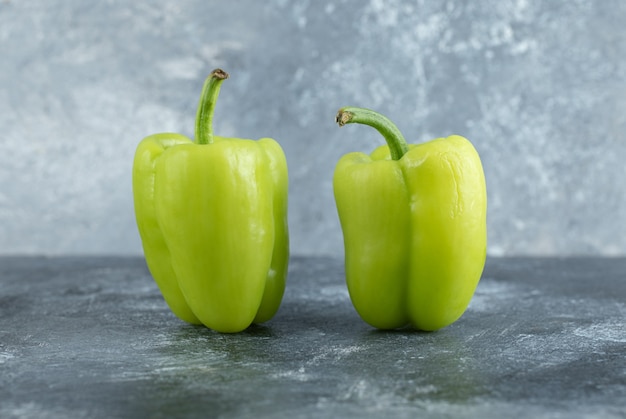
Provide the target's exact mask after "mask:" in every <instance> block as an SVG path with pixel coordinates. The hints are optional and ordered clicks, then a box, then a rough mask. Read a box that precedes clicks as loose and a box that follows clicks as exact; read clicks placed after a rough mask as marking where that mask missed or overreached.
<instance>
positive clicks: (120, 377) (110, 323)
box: [0, 257, 626, 418]
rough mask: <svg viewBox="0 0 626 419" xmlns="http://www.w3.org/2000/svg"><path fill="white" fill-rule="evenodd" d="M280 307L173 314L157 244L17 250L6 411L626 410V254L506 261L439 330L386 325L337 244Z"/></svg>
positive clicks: (2, 304) (0, 356)
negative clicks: (155, 254) (230, 319)
mask: <svg viewBox="0 0 626 419" xmlns="http://www.w3.org/2000/svg"><path fill="white" fill-rule="evenodd" d="M288 281H289V282H288V287H287V291H286V293H285V297H284V299H283V304H282V306H281V309H280V310H279V312H278V314H277V315H276V316H275V317H274V319H272V320H271V321H269V322H267V323H265V324H263V325H257V326H252V327H250V328H249V329H248V330H246V331H245V332H242V333H240V334H233V335H225V334H219V333H216V332H213V331H210V330H208V329H206V328H204V327H198V326H191V325H187V324H185V323H183V322H181V321H180V320H178V319H176V318H175V317H174V315H173V314H171V313H170V312H169V310H168V308H167V306H166V305H165V303H164V301H163V299H162V298H161V296H160V294H159V291H158V290H157V288H156V285H155V284H154V282H153V281H152V279H151V277H150V275H149V272H148V271H147V269H146V267H145V264H144V261H143V259H141V258H122V257H55V258H44V257H2V258H0V417H2V418H30V417H33V418H35V417H37V418H40V417H46V418H56V417H59V418H61V417H63V418H67V417H69V418H104V417H106V418H122V417H153V418H159V417H181V416H182V417H221V418H228V417H237V418H246V417H250V418H252V417H254V418H265V417H275V416H277V415H278V414H282V415H285V417H290V418H307V417H349V418H350V417H359V418H362V417H382V416H388V417H400V418H402V417H411V418H413V417H418V416H419V417H426V418H428V417H433V418H434V417H455V418H457V417H461V418H463V417H481V418H502V417H529V418H531V417H532V418H542V417H543V418H548V417H550V418H555V417H557V418H561V417H563V418H565V417H567V418H576V417H584V418H595V417H598V418H623V417H625V416H626V361H625V357H626V327H625V326H624V321H625V318H626V259H624V258H614V259H606V258H605V259H602V258H564V259H554V258H490V259H488V261H487V266H486V268H485V272H484V274H483V278H482V280H481V282H480V284H479V286H478V289H477V291H476V294H475V296H474V298H473V300H472V303H471V304H470V307H469V309H468V310H467V312H466V313H465V314H464V315H463V317H462V318H461V319H460V320H459V321H457V322H456V323H454V324H453V325H451V326H449V327H447V328H445V329H443V330H440V331H438V332H434V333H423V332H416V331H411V330H401V331H391V332H383V331H377V330H375V329H372V328H371V327H369V326H368V325H367V324H365V323H364V322H363V321H362V320H361V319H360V318H359V317H358V315H357V314H356V312H355V311H354V309H353V308H352V305H351V303H350V300H349V297H348V293H347V290H346V287H345V283H344V278H343V263H342V261H341V260H337V259H332V258H306V257H294V258H292V260H291V264H290V276H289V280H288Z"/></svg>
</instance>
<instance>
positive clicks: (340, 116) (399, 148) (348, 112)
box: [335, 106, 409, 160]
mask: <svg viewBox="0 0 626 419" xmlns="http://www.w3.org/2000/svg"><path fill="white" fill-rule="evenodd" d="M335 122H337V123H338V124H339V126H340V127H343V126H344V125H346V124H353V123H357V124H364V125H369V126H370V127H372V128H375V129H376V130H377V131H378V132H380V134H381V135H382V136H383V137H384V138H385V141H387V145H388V146H389V152H390V153H391V158H392V159H393V160H399V159H400V158H401V157H402V156H404V154H405V153H406V152H407V151H409V146H408V145H407V143H406V140H405V139H404V136H403V135H402V133H401V132H400V130H399V129H398V127H397V126H396V125H395V124H394V123H393V122H391V121H390V120H389V119H388V118H387V117H386V116H384V115H381V114H379V113H378V112H375V111H372V110H370V109H365V108H356V107H352V106H347V107H345V108H341V109H339V112H338V113H337V117H336V118H335Z"/></svg>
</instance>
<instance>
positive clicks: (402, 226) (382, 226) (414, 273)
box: [333, 107, 487, 331]
mask: <svg viewBox="0 0 626 419" xmlns="http://www.w3.org/2000/svg"><path fill="white" fill-rule="evenodd" d="M336 122H337V123H338V124H339V126H344V125H346V124H352V123H358V124H364V125H369V126H371V127H373V128H374V129H376V130H377V131H378V132H379V133H380V134H381V135H382V136H383V138H384V139H385V141H386V143H387V144H386V145H383V146H381V147H378V148H377V149H376V150H374V151H373V152H372V153H371V154H369V155H367V154H364V153H360V152H352V153H349V154H347V155H345V156H343V157H342V158H341V159H340V160H339V162H338V163H337V166H336V168H335V172H334V176H333V190H334V195H335V202H336V205H337V212H338V214H339V220H340V223H341V228H342V231H343V239H344V248H345V269H346V283H347V287H348V291H349V294H350V299H351V301H352V304H353V305H354V307H355V309H356V311H357V312H358V314H359V315H360V316H361V318H362V319H363V320H364V321H365V322H367V323H369V324H370V325H372V326H373V327H376V328H380V329H396V328H402V327H407V326H411V327H413V328H416V329H420V330H424V331H434V330H437V329H441V328H443V327H445V326H448V325H450V324H452V323H453V322H455V321H456V320H457V319H459V318H460V317H461V315H462V314H463V312H464V311H465V310H466V309H467V306H468V305H469V302H470V300H471V298H472V296H473V295H474V291H475V289H476V286H477V285H478V282H479V280H480V277H481V275H482V271H483V268H484V266H485V259H486V248H487V224H486V218H487V217H486V214H487V190H486V185H485V176H484V172H483V168H482V164H481V161H480V157H479V155H478V153H477V151H476V149H475V148H474V146H473V145H472V144H471V143H470V142H469V141H468V140H467V139H465V138H463V137H461V136H458V135H452V136H449V137H447V138H437V139H434V140H431V141H428V142H426V143H422V144H417V145H409V144H407V142H406V140H405V139H404V136H403V135H402V133H401V132H400V130H399V129H398V128H397V127H396V125H395V124H393V122H391V121H390V120H389V119H388V118H386V117H385V116H383V115H381V114H379V113H377V112H375V111H372V110H369V109H364V108H357V107H345V108H342V109H340V110H339V112H338V114H337V116H336Z"/></svg>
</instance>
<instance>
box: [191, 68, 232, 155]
mask: <svg viewBox="0 0 626 419" xmlns="http://www.w3.org/2000/svg"><path fill="white" fill-rule="evenodd" d="M227 78H228V73H227V72H225V71H224V70H222V69H219V68H218V69H215V70H213V71H211V74H209V77H207V79H206V80H205V82H204V86H202V93H201V94H200V103H198V112H197V113H196V133H195V135H196V142H197V143H198V144H212V143H213V112H214V111H215V102H217V96H218V95H219V94H220V86H221V84H222V82H223V81H224V80H226V79H227Z"/></svg>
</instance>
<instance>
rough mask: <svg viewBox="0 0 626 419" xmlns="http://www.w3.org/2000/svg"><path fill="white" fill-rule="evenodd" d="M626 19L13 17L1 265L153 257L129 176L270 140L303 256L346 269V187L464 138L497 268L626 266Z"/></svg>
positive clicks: (525, 2) (0, 96)
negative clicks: (347, 178) (346, 120)
mask: <svg viewBox="0 0 626 419" xmlns="http://www.w3.org/2000/svg"><path fill="white" fill-rule="evenodd" d="M624 22H626V2H624V1H622V0H613V1H611V0H603V1H580V0H578V1H574V0H567V1H531V0H518V1H501V0H484V1H475V2H466V1H383V0H370V1H356V0H355V1H286V0H273V1H252V0H249V1H201V0H198V1H181V0H176V1H169V2H168V1H163V0H159V1H150V2H140V1H133V2H131V1H116V0H109V1H80V0H72V1H68V0H39V1H36V0H33V1H28V0H0V56H1V61H0V128H1V130H0V144H1V145H2V152H1V153H0V238H1V239H0V253H2V254H41V253H43V254H62V253H73V254H83V253H89V254H93V253H114V254H140V253H141V245H140V241H139V237H138V234H137V232H136V228H135V221H134V214H133V204H132V193H131V180H130V179H131V166H132V158H133V153H134V150H135V147H136V146H137V143H138V142H139V141H140V140H141V139H142V138H143V137H144V136H146V135H148V134H152V133H156V132H162V131H175V132H180V133H183V134H187V135H192V132H193V124H194V116H195V107H196V104H197V100H198V95H199V91H200V88H201V85H202V82H203V80H204V78H205V77H206V75H207V74H208V73H209V72H210V70H212V69H213V68H215V67H218V66H219V67H223V68H224V69H226V70H227V71H228V72H229V73H230V74H231V78H230V79H229V80H228V81H227V82H226V83H224V85H223V86H222V91H221V96H220V100H219V103H218V108H217V111H216V115H215V118H216V125H215V129H216V133H217V134H219V135H224V136H239V137H247V138H259V137H263V136H271V137H273V138H275V139H276V140H278V141H279V142H280V143H281V144H282V146H283V147H284V150H285V153H286V155H287V159H288V162H289V167H290V219H289V221H290V227H291V238H292V252H293V253H295V254H302V255H311V254H334V255H339V254H342V238H341V232H340V228H339V223H338V219H337V216H336V212H335V204H334V200H333V196H332V184H331V180H332V172H333V169H334V166H335V163H336V162H337V160H338V159H339V157H340V156H341V155H343V154H344V153H346V152H348V151H353V150H361V151H369V150H371V149H372V148H374V147H375V146H377V145H379V144H381V142H382V139H381V138H380V137H379V136H378V135H377V134H376V133H375V132H374V131H373V130H371V129H368V128H366V127H357V126H348V127H344V128H342V129H339V128H338V127H337V126H336V125H335V124H334V121H333V119H334V116H335V112H336V110H337V109H338V108H339V107H341V106H345V105H356V106H363V107H369V108H373V109H376V110H378V111H380V112H382V113H384V114H386V115H387V116H389V117H390V118H391V119H393V120H394V121H395V122H396V123H397V125H398V126H399V127H400V129H401V130H402V131H403V132H404V134H405V136H406V137H407V138H408V139H409V140H410V141H411V142H421V141H425V140H428V139H430V138H433V137H438V136H447V135H450V134H452V133H458V134H461V135H464V136H466V137H468V138H469V139H470V140H471V141H472V142H473V143H474V144H475V146H476V148H477V149H478V151H479V153H480V154H481V157H482V159H483V164H484V168H485V173H486V177H487V183H488V191H489V213H488V220H489V253H490V254H491V255H518V254H533V255H536V254H540V255H569V254H594V255H624V254H626V187H625V186H624V183H623V179H624V178H625V176H624V175H625V174H626V165H625V163H624V160H625V157H626V59H625V58H624V57H626V30H625V29H624V27H625V26H624Z"/></svg>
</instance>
